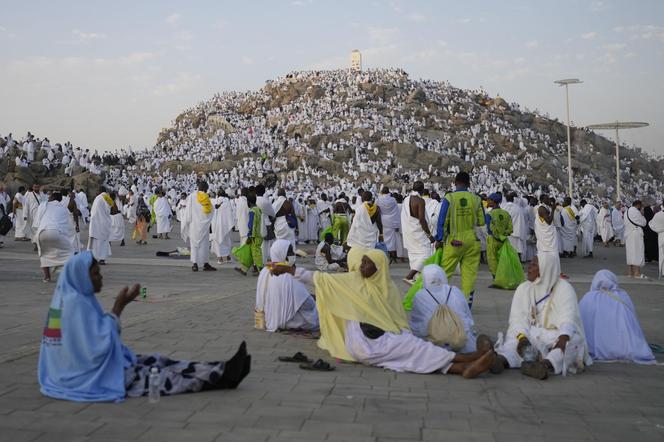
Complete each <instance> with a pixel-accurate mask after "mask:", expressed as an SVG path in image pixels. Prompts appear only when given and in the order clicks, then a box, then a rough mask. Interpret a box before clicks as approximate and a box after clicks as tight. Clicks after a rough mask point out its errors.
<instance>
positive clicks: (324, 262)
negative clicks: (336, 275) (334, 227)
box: [314, 232, 346, 272]
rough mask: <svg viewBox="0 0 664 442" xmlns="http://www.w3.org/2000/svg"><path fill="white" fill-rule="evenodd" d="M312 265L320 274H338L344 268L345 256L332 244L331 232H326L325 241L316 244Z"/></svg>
mask: <svg viewBox="0 0 664 442" xmlns="http://www.w3.org/2000/svg"><path fill="white" fill-rule="evenodd" d="M314 264H316V268H317V269H318V270H320V271H321V272H338V271H340V270H342V269H343V268H345V267H346V254H345V253H344V250H343V248H342V247H341V246H337V245H335V244H334V235H333V234H332V233H331V232H327V233H326V234H325V239H324V240H323V241H321V242H320V243H318V247H317V248H316V256H315V258H314Z"/></svg>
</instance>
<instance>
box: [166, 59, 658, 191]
mask: <svg viewBox="0 0 664 442" xmlns="http://www.w3.org/2000/svg"><path fill="white" fill-rule="evenodd" d="M177 146H186V147H185V148H184V149H180V151H179V152H176V151H177ZM193 146H198V147H197V148H198V149H202V151H206V150H207V151H211V152H215V154H216V155H215V159H216V160H219V161H222V163H215V164H214V166H212V164H199V165H198V169H199V170H203V171H207V170H210V169H214V168H216V167H218V166H220V165H222V164H223V166H222V167H224V168H229V167H231V165H234V164H237V163H238V161H240V162H241V161H242V160H243V159H247V158H249V159H254V158H256V157H257V156H258V155H260V154H263V155H267V157H268V158H272V159H273V160H275V159H279V160H281V163H283V167H282V168H281V170H282V171H284V170H286V171H294V170H300V172H301V173H305V174H306V175H312V176H315V177H316V179H315V181H316V182H317V183H320V184H323V183H325V182H326V183H328V184H329V183H330V182H332V183H333V182H337V181H338V180H339V179H346V180H349V181H355V182H362V181H364V180H369V181H372V182H376V181H379V182H381V183H384V184H390V185H393V186H399V185H400V184H401V183H402V182H403V181H405V180H409V179H410V180H412V179H414V178H424V179H428V180H430V181H433V182H437V183H440V184H441V185H444V186H447V185H449V182H450V177H451V176H452V175H453V174H454V173H455V171H456V170H458V169H461V170H468V171H471V170H472V171H475V172H476V173H474V174H473V176H474V178H476V179H477V177H478V174H479V175H481V176H480V178H479V180H480V181H479V182H476V184H479V185H480V186H488V187H490V186H495V185H498V186H503V187H507V188H513V189H516V190H522V191H524V192H527V191H531V190H533V189H535V188H539V187H544V188H545V189H547V190H550V191H554V192H555V191H556V190H557V191H559V192H560V193H564V191H565V188H566V185H567V169H566V165H567V137H566V127H565V125H563V124H562V123H561V122H559V121H557V120H553V119H550V118H547V117H545V116H542V115H539V114H538V113H535V112H530V111H528V110H524V109H521V108H520V107H519V106H518V105H517V104H509V103H507V102H506V101H505V100H503V99H502V98H500V97H495V98H492V97H489V96H487V94H486V93H484V92H483V91H469V90H462V89H458V88H454V87H452V86H451V85H449V84H448V83H445V82H434V81H417V80H412V79H410V78H409V76H408V75H407V74H406V73H405V72H403V71H401V70H375V71H364V72H361V73H353V72H349V71H346V70H339V71H317V72H295V73H292V74H289V75H287V76H286V77H284V78H281V79H278V80H275V81H269V82H267V84H266V85H265V87H263V88H262V89H261V90H259V91H256V92H250V93H244V94H239V93H232V94H222V95H217V96H215V97H213V98H212V99H210V100H208V101H205V102H202V103H200V104H199V105H198V106H196V107H194V108H192V109H189V110H187V111H185V112H183V113H182V114H180V115H179V116H178V117H177V118H176V120H175V121H174V124H173V126H172V127H170V128H167V129H164V130H163V131H162V132H161V133H160V135H159V137H158V140H157V144H156V146H155V149H156V150H157V152H160V153H170V154H171V157H170V158H171V159H175V160H176V162H177V161H182V162H183V164H186V163H192V162H191V161H189V162H187V161H186V156H187V153H190V152H191V150H192V148H193ZM201 146H202V147H201ZM572 149H573V163H572V167H573V172H574V176H575V188H576V189H578V192H579V193H578V195H577V196H586V195H597V196H600V197H605V196H606V197H612V196H613V195H614V193H615V189H614V185H615V184H614V183H615V156H614V155H615V144H614V143H613V141H611V140H609V139H607V138H605V137H604V136H602V135H600V134H596V133H594V132H592V131H590V130H586V129H584V128H573V129H572ZM194 163H196V162H195V161H194V162H193V163H192V164H189V165H190V166H192V167H196V166H195V164H194ZM304 163H306V166H307V167H306V168H303V167H302V165H303V164H304ZM363 163H364V165H363ZM381 164H383V165H384V167H382V166H381ZM171 166H172V163H169V167H171ZM305 169H306V170H305ZM621 169H622V177H621V178H622V183H623V184H622V187H623V189H622V190H623V193H624V194H625V196H628V197H634V196H645V195H646V194H651V193H653V192H655V191H656V189H657V190H658V189H662V181H664V176H663V171H664V159H662V158H653V157H652V156H650V155H647V154H645V153H643V152H642V151H641V150H640V149H634V148H630V147H627V146H623V147H622V148H621ZM481 171H484V173H480V172H481ZM357 172H359V173H357ZM381 172H383V173H381ZM384 172H386V173H384ZM251 174H252V171H251V170H250V171H249V175H251ZM483 176H486V177H488V178H482V177H483ZM289 177H290V176H289ZM482 179H484V181H486V182H481V181H482ZM495 181H497V183H496V182H495ZM653 196H654V195H653Z"/></svg>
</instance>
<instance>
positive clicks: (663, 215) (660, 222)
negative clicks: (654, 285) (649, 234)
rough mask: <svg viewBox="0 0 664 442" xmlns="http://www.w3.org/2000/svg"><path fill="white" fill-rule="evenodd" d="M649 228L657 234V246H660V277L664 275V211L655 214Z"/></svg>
mask: <svg viewBox="0 0 664 442" xmlns="http://www.w3.org/2000/svg"><path fill="white" fill-rule="evenodd" d="M648 226H649V227H650V228H651V229H652V231H653V232H655V233H657V244H658V245H659V277H660V278H661V277H662V275H664V209H662V210H660V211H659V212H657V213H655V216H654V217H653V218H652V219H651V220H650V222H649V223H648Z"/></svg>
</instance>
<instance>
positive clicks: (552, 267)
mask: <svg viewBox="0 0 664 442" xmlns="http://www.w3.org/2000/svg"><path fill="white" fill-rule="evenodd" d="M537 264H538V266H539V277H538V278H537V279H536V280H535V281H533V282H532V283H531V287H530V288H531V290H532V291H533V292H534V294H535V297H536V300H537V301H539V300H541V299H542V298H544V297H545V296H546V295H549V294H551V290H552V289H553V286H554V285H556V283H557V282H558V281H559V280H560V258H559V257H558V255H556V254H555V253H551V252H540V253H538V254H537Z"/></svg>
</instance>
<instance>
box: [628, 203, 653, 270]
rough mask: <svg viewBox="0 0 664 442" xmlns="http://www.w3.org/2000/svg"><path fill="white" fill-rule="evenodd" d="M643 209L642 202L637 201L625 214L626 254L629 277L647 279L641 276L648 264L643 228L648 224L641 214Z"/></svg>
mask: <svg viewBox="0 0 664 442" xmlns="http://www.w3.org/2000/svg"><path fill="white" fill-rule="evenodd" d="M642 209H643V207H642V204H641V201H639V200H636V201H634V204H632V207H630V208H629V209H627V211H626V212H625V219H624V223H625V254H626V257H627V267H628V272H629V276H630V277H631V278H643V279H645V275H642V274H641V267H643V266H644V265H645V263H646V262H645V261H646V257H645V243H644V242H643V228H644V227H645V226H646V224H647V223H648V222H647V221H646V218H645V217H644V216H643V213H641V210H642Z"/></svg>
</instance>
